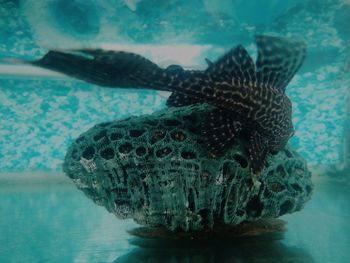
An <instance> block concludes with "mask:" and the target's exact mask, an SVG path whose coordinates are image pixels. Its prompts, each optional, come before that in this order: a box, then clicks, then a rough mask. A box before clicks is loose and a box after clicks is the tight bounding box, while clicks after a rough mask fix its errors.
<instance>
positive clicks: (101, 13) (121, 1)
mask: <svg viewBox="0 0 350 263" xmlns="http://www.w3.org/2000/svg"><path fill="white" fill-rule="evenodd" d="M349 24H350V1H349V0H308V1H305V0H303V1H302V0H285V1H278V0H269V1H260V0H250V1H243V0H221V1H210V0H191V1H184V0H170V1H157V0H96V1H92V0H71V1H69V0H50V1H44V0H12V1H10V0H0V261H1V262H183V261H181V260H190V261H188V262H282V261H278V260H280V259H281V258H283V257H284V256H285V257H286V258H287V259H289V260H292V261H286V262H347V261H350V257H349V255H348V252H347V251H348V249H349V247H350V227H349V223H348V222H349V219H350V205H349V204H350V203H349V200H350V199H349V198H350V197H349V194H346V193H348V192H349V187H348V186H347V185H348V183H347V182H349V176H350V175H349V171H350V168H349V166H350V157H349V154H350V150H349V148H350V138H349V137H350V136H349V134H350V117H349V116H350V107H349V101H350V27H349ZM255 34H268V35H275V36H286V37H290V38H303V39H304V40H305V41H306V43H307V57H306V60H305V63H304V65H303V66H302V68H301V69H300V70H299V71H298V73H297V74H296V76H295V77H294V78H293V80H292V81H291V83H290V84H289V85H288V86H287V94H288V96H289V98H290V99H291V101H292V103H293V123H294V126H295V130H296V134H295V136H294V137H293V138H292V139H291V140H290V144H291V145H292V146H293V148H294V149H296V150H297V151H298V153H300V155H301V156H302V157H304V158H305V159H306V161H307V162H308V164H309V166H310V168H312V170H313V171H315V173H314V175H313V176H314V177H315V178H317V180H321V179H319V177H321V178H327V180H334V183H327V184H326V185H321V186H320V187H317V185H316V187H315V193H314V196H313V199H312V201H311V202H310V204H308V205H307V207H306V208H305V211H304V210H303V211H302V212H299V213H298V214H297V215H288V216H286V219H287V221H288V229H289V232H287V233H286V238H285V240H284V241H283V242H280V243H277V244H276V243H273V244H271V243H264V245H261V243H259V244H257V243H254V244H253V245H252V244H250V246H251V247H250V246H249V245H245V246H244V247H240V249H237V251H234V252H232V251H231V250H232V249H231V248H227V249H225V246H223V248H222V251H221V250H218V249H217V247H216V246H213V245H207V246H204V247H203V248H202V247H200V248H194V249H192V250H191V251H185V252H184V250H181V249H180V250H178V249H173V250H172V249H169V248H165V247H162V245H160V244H156V245H155V247H156V248H157V249H155V250H156V252H154V253H151V252H150V250H147V249H144V248H139V247H138V248H136V249H135V247H134V245H133V244H130V242H128V237H129V236H128V234H127V233H126V230H128V229H131V228H132V227H134V226H135V224H134V223H133V222H132V221H129V220H126V221H121V220H117V219H115V218H114V216H113V215H111V214H108V212H107V211H105V210H104V209H103V208H101V207H97V206H95V205H93V203H92V202H91V201H90V200H87V199H86V198H85V197H84V196H83V195H82V194H81V193H80V192H78V191H76V190H75V189H74V187H73V186H71V185H69V186H66V181H65V179H63V178H62V176H61V171H62V163H63V160H64V156H65V154H66V151H67V148H68V147H69V145H70V144H71V143H72V142H73V140H74V139H76V138H77V137H78V136H79V134H81V133H82V132H84V131H86V130H87V129H89V128H91V127H92V126H94V125H95V124H97V123H100V122H105V121H112V120H116V119H122V118H125V117H128V116H131V115H141V114H148V113H152V112H154V111H156V110H159V109H162V108H164V107H165V102H166V99H167V96H168V95H169V94H167V93H165V92H157V91H151V90H141V91H140V90H137V91H136V90H122V89H106V88H101V87H97V86H95V85H91V84H87V83H84V82H81V81H77V80H74V79H70V78H67V77H63V76H62V75H59V74H55V73H52V72H49V71H45V70H39V69H33V68H30V67H28V66H21V65H14V64H13V63H11V60H9V59H8V58H20V59H37V58H39V57H41V56H42V55H43V54H45V53H46V51H47V50H48V49H67V48H82V47H90V48H91V47H93V48H99V47H102V48H106V49H107V48H108V49H115V50H128V51H133V52H136V53H139V54H142V55H143V56H145V57H147V58H149V59H151V60H152V61H154V62H156V63H158V64H160V65H162V66H167V65H170V64H179V65H182V66H183V67H185V68H199V69H201V68H205V67H206V62H205V60H204V58H206V57H207V58H209V59H211V60H215V59H216V58H217V57H219V56H221V55H222V54H223V53H225V51H227V50H229V49H230V48H232V47H234V46H236V45H238V44H242V45H243V46H245V47H247V50H248V51H249V52H250V53H251V54H252V56H253V57H254V56H256V50H255V43H254V35H255ZM347 158H349V159H347ZM339 166H342V167H344V166H345V167H347V169H345V170H344V169H343V170H342V171H346V172H342V173H335V172H334V171H336V170H337V169H338V168H339ZM321 175H322V176H321ZM22 177H26V178H27V180H22V179H21V178H22ZM11 178H15V179H14V180H11ZM339 179H341V182H342V183H339ZM336 181H337V182H336ZM14 182H15V183H14ZM331 182H332V181H331ZM290 229H292V230H290ZM141 247H142V246H141ZM159 247H160V248H159ZM153 249H154V247H153ZM203 251H207V252H206V253H208V254H205V253H204V254H203ZM230 251H231V252H232V253H233V254H232V253H231V254H230ZM251 251H255V253H256V258H254V257H253V258H252V257H251V256H249V255H250V252H251ZM266 251H268V252H266ZM266 253H267V254H269V255H270V254H271V255H272V254H273V255H274V257H272V256H271V257H267V258H268V259H269V261H258V259H257V258H260V259H266ZM218 255H220V256H218ZM208 258H209V259H210V258H213V261H204V260H206V259H208ZM220 258H221V259H222V260H221V261H218V260H219V259H220ZM172 259H173V260H174V261H170V260H172ZM293 259H294V261H293ZM146 260H149V261H146ZM152 260H153V261H152ZM166 260H169V261H166ZM235 260H237V261H235ZM238 260H242V261H238ZM254 260H255V261H254ZM274 260H276V261H274Z"/></svg>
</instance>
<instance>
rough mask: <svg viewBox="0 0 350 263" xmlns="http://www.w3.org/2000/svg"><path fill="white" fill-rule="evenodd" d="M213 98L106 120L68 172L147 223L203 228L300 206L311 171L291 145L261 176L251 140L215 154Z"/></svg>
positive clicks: (79, 148)
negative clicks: (209, 131) (210, 139)
mask: <svg viewBox="0 0 350 263" xmlns="http://www.w3.org/2000/svg"><path fill="white" fill-rule="evenodd" d="M209 110H211V107H210V106H209V105H206V104H201V105H194V106H187V107H182V108H167V109H164V110H162V111H159V112H156V113H153V114H151V115H144V116H139V117H131V118H128V119H124V120H119V121H113V122H107V123H101V124H98V125H96V126H94V127H93V128H91V129H90V130H88V131H87V132H85V133H83V134H81V135H80V137H79V138H78V139H77V140H76V141H75V142H74V143H73V144H72V145H71V146H70V148H69V149H68V152H67V155H66V158H65V163H64V171H65V173H66V174H67V175H68V176H69V177H70V178H71V179H73V181H74V182H75V184H76V186H77V187H78V188H79V189H81V190H82V191H83V192H84V193H85V194H86V195H87V196H88V197H89V198H91V199H92V200H93V201H94V202H95V203H97V204H99V205H102V206H104V207H105V208H106V209H107V210H108V211H109V212H111V213H114V214H115V215H116V216H117V217H118V218H133V219H134V220H135V221H136V222H137V223H139V224H141V225H145V226H163V227H166V228H168V229H170V230H176V229H181V230H184V231H196V230H203V229H211V228H213V227H214V226H215V225H237V224H240V223H242V222H253V221H256V220H258V219H264V218H276V217H279V216H281V215H284V214H286V213H292V212H295V211H299V210H301V209H302V208H303V206H304V204H305V202H306V201H307V200H309V199H310V196H311V192H312V183H311V173H310V172H309V171H308V169H307V166H306V163H305V161H304V160H303V159H302V158H301V157H300V156H299V155H298V154H297V153H296V152H295V151H294V150H292V149H291V148H290V147H289V146H286V147H285V149H283V150H282V151H280V152H278V153H277V154H275V155H268V157H267V163H266V167H265V169H264V170H263V171H262V173H261V175H260V177H259V181H258V182H256V181H254V180H253V177H252V175H251V172H250V164H249V159H248V157H247V151H246V146H245V141H244V139H237V140H236V143H235V144H234V146H233V147H232V148H231V149H230V150H228V151H227V152H226V153H225V154H224V155H223V156H221V157H218V158H213V157H212V156H210V154H208V152H207V150H206V148H205V145H204V143H203V140H202V138H201V124H200V120H201V117H202V116H203V114H204V113H205V112H206V111H209Z"/></svg>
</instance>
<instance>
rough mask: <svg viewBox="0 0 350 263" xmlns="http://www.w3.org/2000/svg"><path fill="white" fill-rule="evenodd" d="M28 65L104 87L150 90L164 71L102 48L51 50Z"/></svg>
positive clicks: (125, 54)
mask: <svg viewBox="0 0 350 263" xmlns="http://www.w3.org/2000/svg"><path fill="white" fill-rule="evenodd" d="M30 64H32V65H34V66H38V67H42V68H46V69H50V70H54V71H57V72H60V73H63V74H66V75H68V76H71V77H74V78H77V79H81V80H84V81H87V82H90V83H93V84H97V85H100V86H107V87H133V88H138V87H152V82H153V80H156V79H159V78H160V76H161V74H162V73H163V71H164V69H162V68H160V67H158V66H157V65H156V64H155V63H153V62H151V61H150V60H148V59H146V58H144V57H142V56H140V55H137V54H134V53H128V52H122V51H109V50H101V49H80V50H64V51H54V50H52V51H49V52H48V53H47V54H46V55H45V56H44V57H42V58H41V59H39V60H36V61H32V62H30Z"/></svg>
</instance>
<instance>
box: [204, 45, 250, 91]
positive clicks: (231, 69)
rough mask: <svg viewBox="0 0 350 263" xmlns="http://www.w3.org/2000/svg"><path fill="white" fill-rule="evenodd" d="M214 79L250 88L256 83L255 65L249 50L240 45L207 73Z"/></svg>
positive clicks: (213, 64)
mask: <svg viewBox="0 0 350 263" xmlns="http://www.w3.org/2000/svg"><path fill="white" fill-rule="evenodd" d="M205 72H206V73H207V74H209V75H210V77H211V78H212V79H214V80H215V79H220V80H224V81H227V82H228V83H232V84H233V85H240V86H248V85H254V83H255V82H256V76H255V65H254V61H253V60H252V58H251V57H250V56H249V54H248V52H247V50H246V49H245V48H244V47H243V46H241V45H238V46H237V47H235V48H233V49H232V50H231V51H229V52H228V53H226V54H225V55H224V56H222V57H221V58H220V59H219V60H217V61H216V62H215V63H210V64H209V67H208V68H207V69H206V71H205Z"/></svg>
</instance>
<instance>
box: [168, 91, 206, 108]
mask: <svg viewBox="0 0 350 263" xmlns="http://www.w3.org/2000/svg"><path fill="white" fill-rule="evenodd" d="M200 102H202V101H201V100H199V99H197V98H194V97H191V96H188V95H186V94H183V93H179V92H173V93H171V95H170V96H169V98H168V100H167V102H166V105H167V106H168V107H183V106H189V105H193V104H197V103H200Z"/></svg>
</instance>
